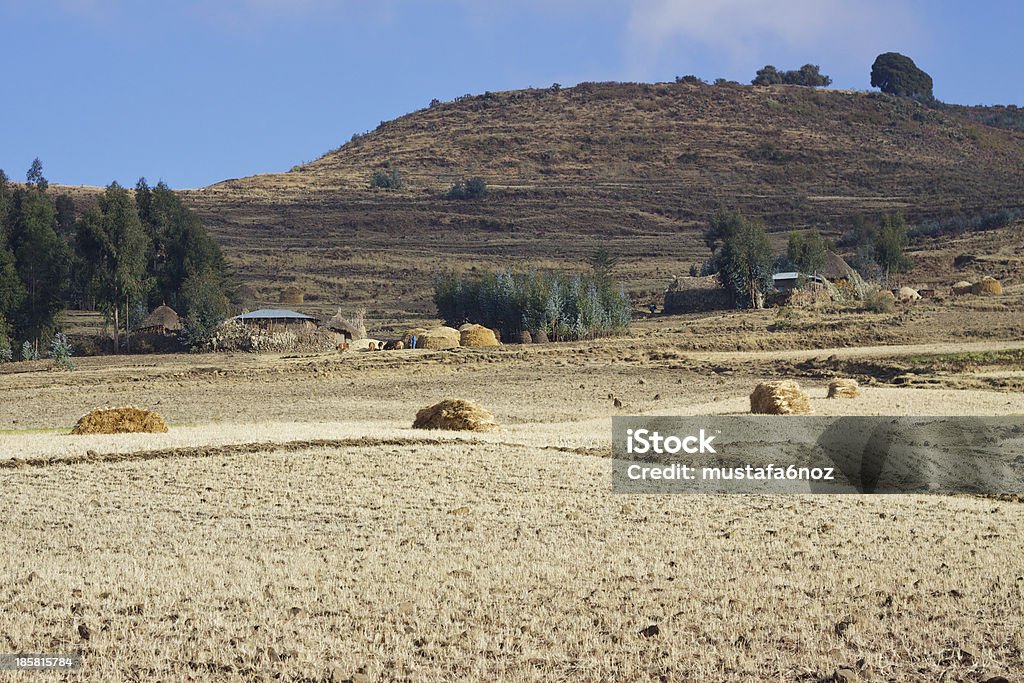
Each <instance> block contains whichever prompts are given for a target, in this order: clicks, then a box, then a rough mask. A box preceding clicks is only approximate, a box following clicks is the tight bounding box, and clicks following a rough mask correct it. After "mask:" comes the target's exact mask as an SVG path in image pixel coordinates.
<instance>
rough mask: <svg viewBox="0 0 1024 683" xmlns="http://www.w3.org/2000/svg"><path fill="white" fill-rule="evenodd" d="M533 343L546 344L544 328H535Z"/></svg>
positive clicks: (546, 337)
mask: <svg viewBox="0 0 1024 683" xmlns="http://www.w3.org/2000/svg"><path fill="white" fill-rule="evenodd" d="M533 343H534V344H547V343H548V333H547V332H545V331H544V330H537V331H536V332H534V333H533Z"/></svg>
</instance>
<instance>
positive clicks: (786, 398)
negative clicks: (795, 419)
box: [750, 379, 814, 415]
mask: <svg viewBox="0 0 1024 683" xmlns="http://www.w3.org/2000/svg"><path fill="white" fill-rule="evenodd" d="M750 412H752V413H755V414H761V415H810V414H811V413H813V412H814V410H812V409H811V399H810V396H808V395H807V393H806V392H804V391H803V390H802V389H801V388H800V385H799V384H797V383H796V382H794V381H793V380H791V379H783V380H777V381H774V382H761V383H760V384H758V385H757V386H756V387H754V391H753V393H752V394H750Z"/></svg>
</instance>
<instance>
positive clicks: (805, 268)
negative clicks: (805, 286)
mask: <svg viewBox="0 0 1024 683" xmlns="http://www.w3.org/2000/svg"><path fill="white" fill-rule="evenodd" d="M786 259H787V260H788V261H789V262H790V263H792V264H793V266H794V267H796V269H797V270H798V271H799V272H801V273H809V274H814V273H817V272H818V271H819V270H821V269H822V268H824V267H825V264H826V263H827V262H828V245H827V244H826V242H825V239H824V238H823V237H822V236H821V233H820V232H818V231H817V230H811V231H809V232H808V233H806V234H803V233H799V232H791V233H790V234H789V244H788V245H787V247H786Z"/></svg>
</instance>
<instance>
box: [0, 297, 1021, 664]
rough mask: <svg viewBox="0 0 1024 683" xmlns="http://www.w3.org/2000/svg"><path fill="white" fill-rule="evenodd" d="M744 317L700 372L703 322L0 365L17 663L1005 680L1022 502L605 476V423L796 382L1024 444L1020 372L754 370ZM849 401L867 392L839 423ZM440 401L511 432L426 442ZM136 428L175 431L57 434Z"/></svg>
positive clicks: (856, 354)
mask: <svg viewBox="0 0 1024 683" xmlns="http://www.w3.org/2000/svg"><path fill="white" fill-rule="evenodd" d="M733 315H734V314H729V315H727V316H725V317H724V318H720V319H718V324H719V325H724V324H726V323H727V321H728V320H732V322H731V323H728V324H729V325H731V326H733V327H735V331H734V332H731V333H730V334H729V335H727V336H726V337H722V336H720V337H719V338H718V339H717V342H716V343H715V344H713V345H711V346H712V348H710V349H699V348H697V349H695V348H690V347H693V346H699V345H700V344H699V343H698V342H699V341H700V338H701V335H700V334H699V330H700V329H701V325H712V324H714V321H713V320H711V319H701V318H695V317H689V318H688V317H679V318H654V319H651V320H645V321H639V322H638V323H637V325H636V327H635V330H634V335H633V336H632V337H630V338H624V339H610V340H601V341H594V342H580V343H574V344H549V345H532V346H516V345H507V346H505V347H501V348H498V349H493V350H481V349H460V350H455V351H446V352H426V351H397V352H378V353H368V352H367V353H346V354H321V355H302V356H291V357H288V356H280V355H266V356H252V355H222V354H210V355H200V356H194V355H173V356H136V357H130V356H126V357H121V358H111V357H102V358H84V359H79V369H78V370H76V371H75V372H71V373H57V372H51V371H48V370H46V369H45V367H44V366H45V363H43V362H39V363H37V364H35V365H33V364H25V363H22V364H17V365H14V366H8V368H10V369H9V370H5V374H3V375H0V382H2V384H3V387H4V398H5V401H4V404H3V409H2V411H0V430H3V431H0V481H2V482H3V490H4V496H3V499H2V504H3V515H2V517H0V519H2V520H3V521H2V522H0V542H2V543H3V545H4V547H8V548H11V547H18V548H20V549H21V550H20V551H19V552H12V553H6V554H5V555H4V556H3V560H2V561H0V586H2V589H0V605H2V609H0V639H3V640H4V641H6V645H5V649H10V650H11V651H23V650H34V649H38V650H42V651H50V652H57V651H69V652H76V651H80V652H82V653H83V654H84V656H85V668H84V671H83V673H82V675H81V676H75V677H74V678H75V679H76V680H77V679H79V678H80V679H82V680H90V681H120V680H126V681H127V680H155V679H162V680H225V681H230V680H294V681H299V680H301V681H345V680H350V681H394V680H403V681H405V680H407V681H435V680H480V681H485V680H495V679H501V680H511V681H533V680H536V681H542V680H543V681H547V680H566V679H583V680H655V681H658V680H666V681H686V680H750V681H754V680H766V679H767V680H786V681H789V680H806V681H825V680H843V679H842V678H836V677H835V676H836V674H837V672H841V675H843V676H847V675H849V676H854V678H849V679H848V680H893V681H902V680H964V681H974V680H986V679H987V678H990V677H993V676H997V675H1004V676H1008V677H1010V680H1013V675H1014V672H1019V671H1020V670H1021V667H1024V617H1022V614H1021V611H1020V605H1021V603H1022V598H1024V559H1022V558H1021V555H1020V552H1019V551H1020V547H1021V542H1022V540H1024V505H1022V503H1020V502H1014V501H1012V500H993V499H984V498H974V497H931V496H878V497H862V496H845V497H823V496H819V497H813V496H775V497H769V496H731V497H730V496H649V497H641V496H621V495H613V494H612V493H611V492H610V461H609V460H608V457H607V456H608V454H609V444H610V419H609V418H610V417H611V416H613V415H617V414H666V415H673V414H676V415H703V414H707V415H712V414H742V413H745V412H746V411H747V410H748V409H749V403H748V400H747V395H748V394H749V392H750V389H751V388H752V387H753V385H754V383H756V382H757V381H760V380H763V379H770V378H780V377H788V378H793V379H797V380H798V381H799V382H801V384H802V385H803V386H804V387H805V388H807V389H808V391H809V393H810V394H811V400H812V402H813V404H814V407H815V409H816V411H817V412H818V414H825V415H829V414H885V415H899V414H907V415H924V414H935V415H945V414H949V415H964V414H977V415H1024V392H1021V383H1022V382H1024V377H1022V375H1024V373H1022V370H1024V367H1022V361H1021V357H1022V354H1024V343H1021V342H1020V341H1019V340H1017V341H1015V340H1013V339H1012V338H1003V339H993V340H982V341H978V340H975V341H963V340H960V341H956V340H954V341H949V340H946V341H941V340H940V341H931V342H921V343H910V344H904V345H897V346H863V345H862V346H853V345H846V346H845V347H843V348H839V347H837V348H825V349H806V348H803V349H801V348H800V345H799V343H796V342H793V343H791V344H787V343H783V342H781V341H780V343H779V346H780V348H776V349H767V350H751V349H748V348H746V347H745V342H744V341H743V337H742V335H743V334H746V332H744V331H743V330H742V329H741V327H742V325H751V324H763V323H766V322H768V321H769V320H770V319H766V320H764V321H761V323H757V321H758V320H759V319H758V318H757V317H756V315H758V314H751V315H748V316H739V315H738V314H736V315H737V317H735V318H734V317H731V316H733ZM752 316H753V317H752ZM912 327H913V326H911V328H912ZM730 329H731V328H730ZM695 330H697V331H695ZM781 334H782V335H783V336H782V338H783V339H785V334H786V333H781ZM1003 336H1004V337H1005V336H1008V335H1003ZM737 348H739V349H740V350H737ZM836 374H841V375H844V376H854V377H857V378H858V379H860V381H861V384H862V387H863V390H862V395H861V396H860V397H859V398H858V399H855V400H847V401H834V400H832V401H830V400H826V399H825V385H826V384H827V382H828V379H829V378H830V377H831V376H834V375H836ZM448 396H454V397H460V398H467V399H471V400H474V401H477V402H479V403H481V404H482V405H484V406H485V407H487V408H488V409H490V410H491V411H492V412H493V413H494V414H495V416H496V419H497V421H498V422H499V423H500V425H501V429H500V430H499V431H497V432H493V433H480V434H476V433H450V432H436V431H423V430H414V429H411V427H410V425H411V424H412V418H413V416H414V414H415V412H416V410H417V409H418V408H420V407H423V406H425V405H429V404H431V403H433V402H435V401H437V400H439V399H441V398H444V397H448ZM615 398H618V399H619V401H620V402H621V403H622V407H621V408H616V407H615V406H614V405H613V399H615ZM123 404H135V405H138V406H142V407H146V408H151V409H154V410H157V411H158V412H160V413H161V414H162V415H164V416H165V417H166V418H167V420H168V422H169V423H170V431H169V432H168V433H167V434H153V435H123V436H70V435H68V433H67V432H68V430H69V429H70V427H71V426H72V425H73V424H74V422H75V421H76V420H77V419H78V417H80V416H81V415H82V414H84V413H85V412H87V411H88V410H89V409H91V408H95V407H98V406H102V405H123ZM655 626H656V627H657V628H654V627H655ZM841 670H842V671H841Z"/></svg>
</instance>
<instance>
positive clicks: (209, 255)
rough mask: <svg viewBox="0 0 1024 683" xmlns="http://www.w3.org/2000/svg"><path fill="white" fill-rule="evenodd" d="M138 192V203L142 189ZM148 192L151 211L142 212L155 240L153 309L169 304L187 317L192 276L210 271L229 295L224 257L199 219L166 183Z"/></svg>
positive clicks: (150, 257)
mask: <svg viewBox="0 0 1024 683" xmlns="http://www.w3.org/2000/svg"><path fill="white" fill-rule="evenodd" d="M136 192H137V194H136V202H138V197H139V194H138V188H137V189H136ZM144 192H145V193H146V194H148V198H147V199H146V200H145V201H144V203H145V204H146V205H148V210H147V211H145V213H143V212H142V211H141V210H140V213H142V215H143V220H144V222H145V226H146V231H147V233H148V234H149V235H150V239H151V248H150V251H149V255H148V264H149V266H148V270H149V273H150V274H151V275H152V277H153V280H154V286H153V288H152V290H151V293H150V299H149V303H150V307H154V306H159V305H160V304H163V303H166V304H168V305H170V306H171V307H172V308H175V309H176V310H177V311H178V312H179V313H180V314H181V315H183V316H187V315H188V313H189V311H188V305H189V304H188V298H187V297H182V294H181V293H182V288H183V287H184V284H185V280H186V279H187V278H188V277H189V276H190V275H201V274H203V273H206V272H207V271H209V272H210V273H211V275H212V276H213V279H214V280H215V281H218V282H220V283H221V285H222V287H223V293H225V294H226V293H227V288H228V280H229V277H228V269H227V265H226V263H225V260H224V255H223V253H222V252H221V250H220V247H219V246H218V245H217V243H216V242H215V241H214V240H213V238H211V237H210V235H209V233H208V232H207V231H206V228H204V227H203V224H202V221H200V219H199V217H198V216H197V215H196V214H195V213H194V212H193V211H191V210H189V209H188V208H187V207H186V206H185V205H184V204H182V202H181V199H180V198H179V197H178V195H177V194H175V192H174V191H173V190H171V189H170V188H169V187H167V185H166V184H165V183H163V182H161V183H158V184H157V185H156V187H154V188H153V189H152V190H145V191H144Z"/></svg>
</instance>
